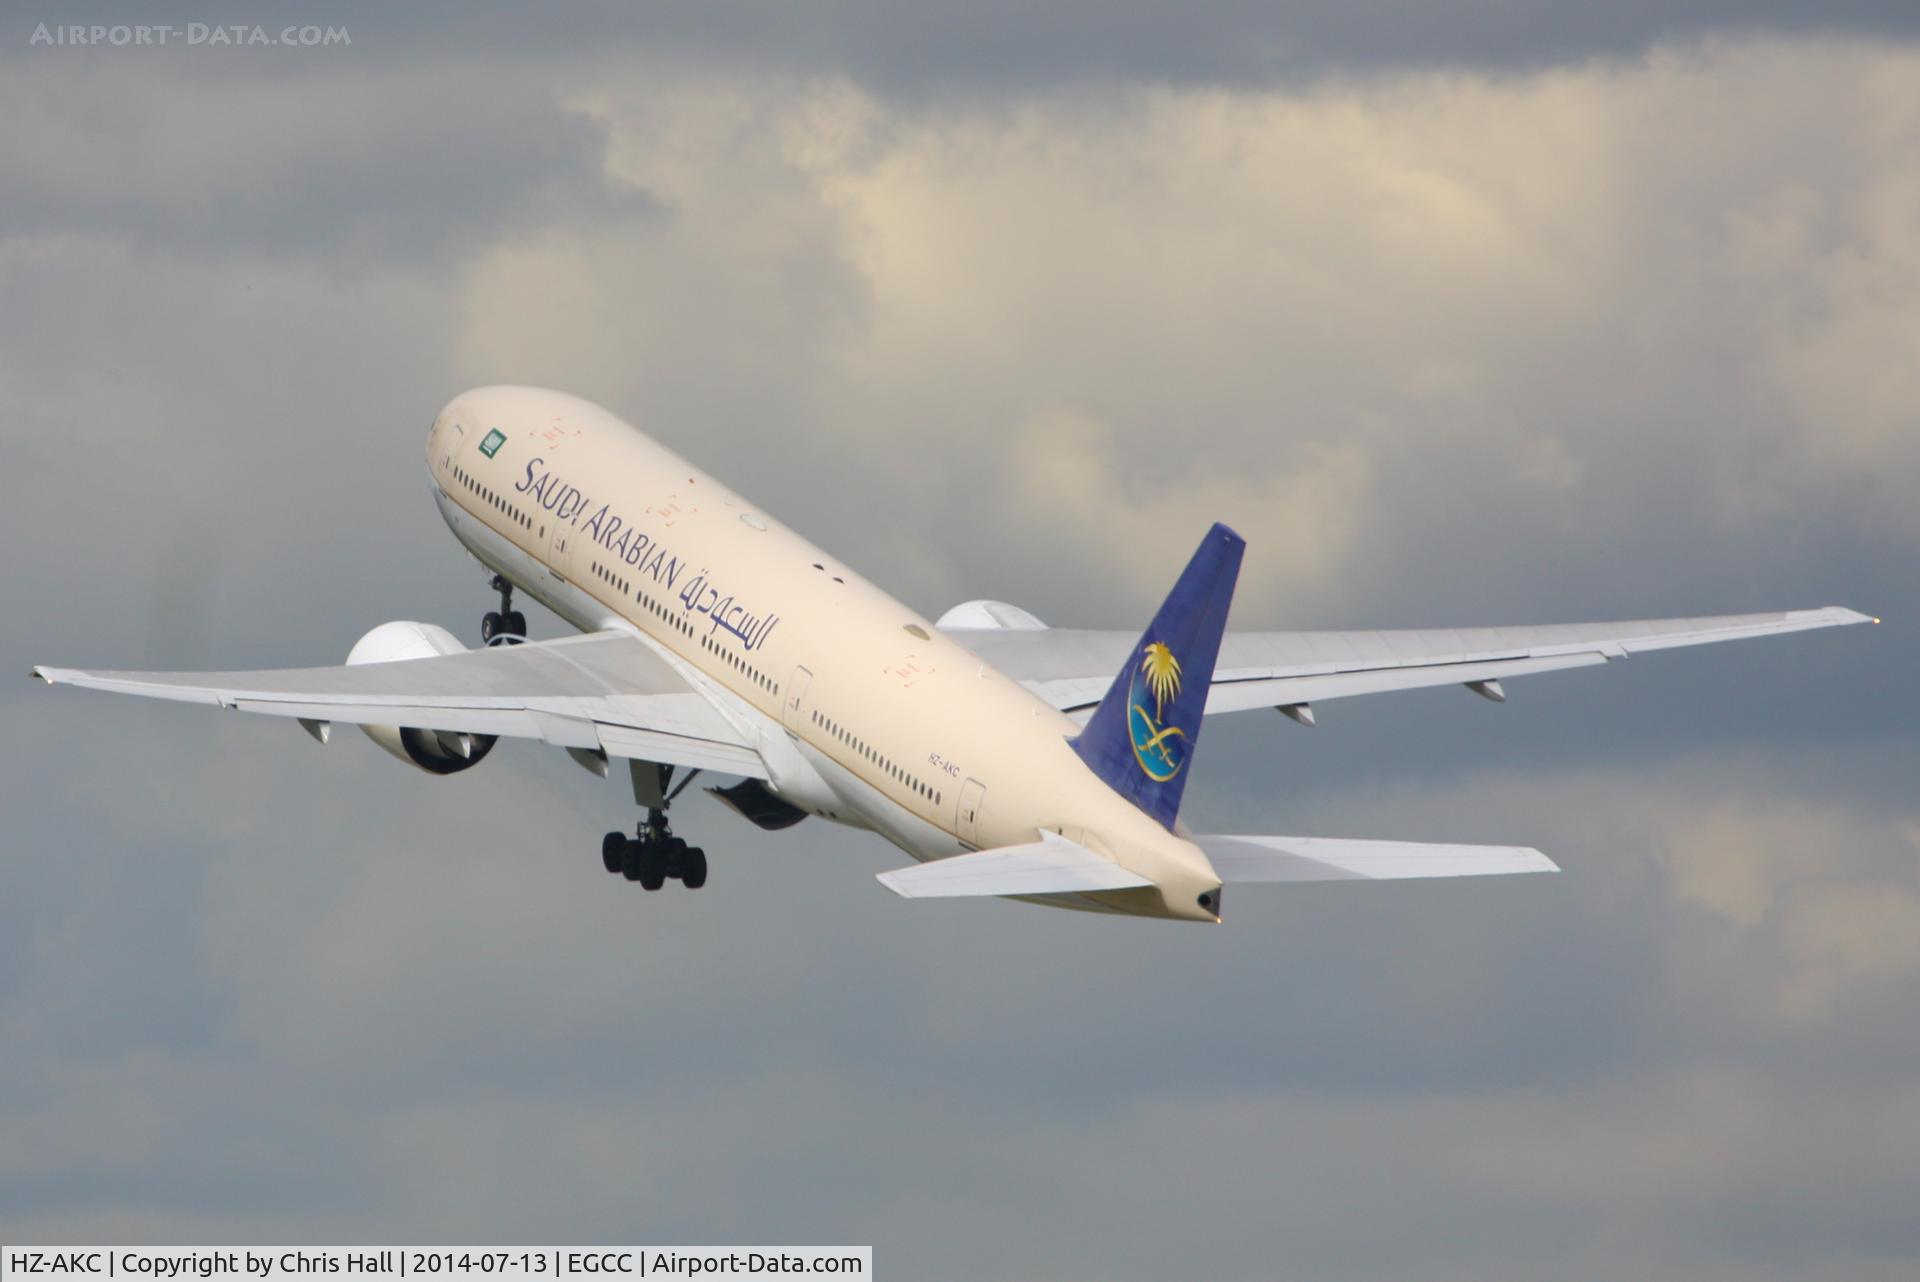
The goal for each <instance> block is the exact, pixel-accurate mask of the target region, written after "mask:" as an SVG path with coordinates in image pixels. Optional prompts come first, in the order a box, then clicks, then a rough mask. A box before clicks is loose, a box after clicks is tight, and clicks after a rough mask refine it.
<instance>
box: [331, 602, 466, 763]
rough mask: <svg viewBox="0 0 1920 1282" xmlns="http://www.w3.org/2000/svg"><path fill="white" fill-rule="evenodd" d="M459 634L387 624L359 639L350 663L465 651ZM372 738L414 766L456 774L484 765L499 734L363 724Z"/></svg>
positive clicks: (427, 626) (425, 625)
mask: <svg viewBox="0 0 1920 1282" xmlns="http://www.w3.org/2000/svg"><path fill="white" fill-rule="evenodd" d="M466 649H467V647H466V646H464V645H461V644H460V642H459V640H458V639H456V638H455V637H454V635H453V633H451V632H449V631H447V630H446V629H445V628H442V627H436V626H435V625H433V624H431V623H412V622H409V621H407V620H404V619H399V620H395V621H394V622H392V623H383V624H381V625H380V626H379V627H377V628H375V629H374V630H373V631H371V632H369V633H367V635H365V636H363V637H361V638H360V639H359V640H358V641H356V642H354V643H353V649H351V650H349V651H348V652H347V662H348V663H349V664H358V663H393V662H397V661H398V660H401V659H430V658H432V657H434V656H435V655H441V654H462V653H464V652H465V651H466ZM360 728H361V729H362V730H364V731H366V732H367V738H369V739H371V740H373V741H374V742H375V743H377V744H379V745H380V746H381V748H383V749H384V750H385V751H387V752H388V753H390V754H392V755H393V756H396V757H398V758H400V760H402V761H404V762H406V763H407V764H408V765H410V766H418V767H419V768H420V769H422V770H424V771H426V772H427V773H428V774H434V775H451V774H458V773H459V772H460V771H462V770H466V769H468V768H469V767H472V766H477V765H479V764H480V759H481V758H482V757H484V756H486V755H487V754H488V753H489V752H491V751H493V741H494V736H493V735H490V734H469V733H467V732H466V731H463V730H422V729H420V728H418V727H416V726H361V727H360Z"/></svg>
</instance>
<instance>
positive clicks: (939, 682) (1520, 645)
mask: <svg viewBox="0 0 1920 1282" xmlns="http://www.w3.org/2000/svg"><path fill="white" fill-rule="evenodd" d="M426 462H427V471H428V475H429V477H430V480H431V483H432V492H433V499H434V502H435V503H436V504H437V505H438V507H439V510H440V515H441V517H442V518H443V519H444V520H445V522H446V524H447V526H448V528H449V529H450V530H451V531H452V532H453V535H454V537H455V538H457V539H458V540H459V541H460V543H461V544H462V545H463V546H464V547H465V548H466V549H467V550H468V551H469V552H471V553H472V554H473V556H474V557H475V558H476V559H478V560H479V561H480V562H481V564H482V565H483V566H484V567H485V568H486V571H487V573H488V574H489V575H490V576H491V577H490V579H489V584H490V587H491V589H492V590H493V591H494V592H497V593H498V596H499V608H498V609H497V610H490V611H488V612H487V613H486V615H485V617H484V618H483V620H482V622H481V628H480V637H481V641H482V646H481V647H480V648H478V649H469V648H468V647H467V646H465V645H463V644H462V643H461V642H460V641H459V640H457V639H456V638H455V637H454V636H453V635H452V634H451V633H449V632H448V631H447V630H446V629H444V628H441V627H439V626H436V625H434V624H430V623H418V622H411V621H395V622H391V623H383V624H381V625H379V626H378V627H376V628H374V629H373V630H372V631H370V632H368V633H367V634H366V635H365V636H363V637H361V638H360V640H359V641H358V642H356V643H355V644H354V646H353V647H352V648H351V650H350V651H349V653H348V654H347V658H346V663H345V664H344V665H343V666H338V667H325V668H296V669H285V670H275V671H248V672H208V673H177V672H118V671H91V670H79V669H70V668H56V667H48V666H39V667H35V668H34V669H33V675H34V676H36V677H39V678H40V679H41V680H43V681H45V682H47V683H49V684H55V685H73V686H81V687H87V688H92V689H98V690H108V691H116V692H119V693H122V694H135V695H144V696H147V697H150V698H158V699H172V700H178V701H182V702H187V703H201V704H207V705H211V706H216V707H222V708H231V709H237V710H239V711H242V712H256V713H265V714H267V715H269V716H279V717H289V718H293V719H295V720H297V721H298V722H299V724H300V725H301V726H302V727H303V728H305V730H306V731H307V732H308V733H309V734H310V735H312V736H313V737H314V738H315V739H317V740H319V741H320V742H321V743H322V744H325V743H326V742H328V739H329V736H330V731H331V727H332V726H333V724H334V723H336V722H338V723H345V724H355V725H358V726H360V727H361V729H362V730H363V731H364V732H365V733H366V734H367V736H368V737H369V738H371V739H372V740H373V741H374V743H376V744H378V745H379V746H380V747H381V748H383V749H385V750H386V751H387V752H388V753H391V754H392V755H393V756H395V757H397V758H399V759H400V760H402V761H405V762H408V763H409V764H411V765H414V766H417V767H418V768H420V769H421V770H423V771H426V772H427V773H429V774H436V775H450V774H457V773H460V772H462V771H466V770H470V769H472V768H473V767H474V766H476V765H478V764H479V763H480V762H481V761H482V760H484V759H485V758H486V757H487V755H488V754H489V753H490V752H491V750H492V748H493V745H494V743H495V742H496V741H497V740H498V739H500V738H501V737H505V736H511V737H517V738H525V739H532V740H537V741H539V742H542V743H547V744H551V745H553V746H555V747H558V748H563V749H565V750H566V752H567V753H568V754H569V756H571V757H572V758H573V760H575V761H577V762H578V763H580V764H581V765H582V766H584V767H586V768H587V769H588V770H590V771H592V772H593V773H595V774H597V775H599V776H601V777H603V778H604V777H607V776H608V775H609V773H610V772H611V771H612V770H613V769H614V766H613V763H614V762H615V761H620V762H624V763H625V767H626V773H627V775H628V779H629V782H630V784H631V787H632V791H633V797H634V801H635V804H636V805H637V806H638V807H640V808H642V809H643V810H644V811H645V818H644V819H642V820H641V821H640V822H639V823H638V824H637V825H636V826H635V829H634V834H633V835H632V836H628V835H627V834H626V833H625V832H609V833H607V834H606V836H605V837H604V839H603V840H602V842H601V864H602V867H603V868H604V869H605V870H606V871H607V872H609V873H615V874H618V875H620V876H622V877H624V878H625V879H627V880H629V881H637V882H639V883H640V885H641V886H642V887H643V888H644V889H646V890H649V891H652V890H658V889H660V888H661V887H662V886H663V885H664V884H665V883H666V881H667V880H668V879H670V878H671V879H676V880H678V881H679V882H680V883H681V884H682V885H683V886H684V887H686V888H688V889H694V888H698V887H700V886H702V885H704V884H705V882H706V880H707V872H708V867H707V857H706V852H705V851H704V850H703V849H701V848H699V847H696V846H689V845H688V844H687V843H686V841H685V840H683V839H682V838H680V837H678V836H675V835H674V833H673V830H672V828H671V826H670V824H669V823H668V813H669V810H670V808H671V806H672V804H673V802H674V801H675V800H676V799H677V798H678V797H679V796H680V795H681V794H682V793H683V792H684V791H685V790H686V788H687V787H688V785H689V784H691V783H692V782H693V781H694V779H695V778H697V777H698V776H699V775H700V774H702V773H703V772H704V773H707V774H710V775H724V776H733V777H735V778H737V780H738V781H737V782H734V783H731V784H728V785H726V786H715V787H709V788H707V792H708V793H709V794H711V795H712V796H713V797H715V798H716V799H717V800H719V801H720V802H722V803H724V804H725V805H726V806H728V807H730V808H731V809H733V810H735V811H737V812H738V813H739V814H740V815H741V816H742V817H743V818H745V819H746V820H747V821H748V822H751V823H753V824H755V825H757V826H758V827H760V828H763V829H767V830H771V831H777V830H781V829H785V828H788V827H791V826H792V825H794V824H796V823H800V822H802V821H803V820H805V819H808V818H815V819H820V820H825V821H827V822H830V823H834V824H840V825H844V826H846V827H849V828H854V829H865V830H868V831H871V832H874V833H877V834H879V835H880V836H881V837H884V838H885V839H886V840H888V841H890V842H892V843H893V844H894V845H895V846H898V847H899V848H900V849H901V850H903V851H904V852H906V854H908V855H910V856H911V857H912V858H913V859H914V861H915V862H914V863H911V864H908V865H907V866H905V867H903V868H900V869H896V870H894V871H891V872H885V873H881V874H879V880H880V881H881V883H882V884H883V885H885V886H886V887H887V888H888V889H890V890H892V891H894V892H895V893H896V894H899V895H901V896H903V897H906V898H910V899H912V898H945V897H955V896H980V897H1000V898H1008V899H1015V900H1021V901H1026V902H1032V903H1039V904H1045V905H1050V906H1054V907H1061V908H1071V909H1079V910H1085V911H1093V912H1106V913H1117V914H1124V915H1130V916H1138V917H1153V918H1164V919H1172V920H1180V921H1202V922H1212V923H1218V922H1219V921H1220V920H1221V916H1220V914H1221V907H1222V904H1221V894H1222V888H1223V886H1224V885H1227V884H1238V883H1258V882H1303V881H1332V880H1381V879H1397V878H1413V877H1459V876H1479V875H1494V874H1508V873H1530V872H1551V871H1555V870H1556V865H1555V864H1554V863H1553V862H1552V861H1551V860H1550V859H1548V858H1547V857H1546V856H1545V855H1544V854H1542V853H1541V852H1540V851H1538V850H1535V849H1533V848H1531V847H1516V846H1475V845H1459V844H1435V843H1423V842H1405V841H1368V840H1347V839H1334V838H1325V837H1288V836H1265V835H1232V834H1228V835H1211V834H1203V833H1194V832H1192V831H1191V830H1190V829H1189V828H1188V826H1187V825H1186V824H1185V823H1184V822H1182V821H1181V819H1180V817H1179V812H1180V800H1181V796H1182V793H1183V791H1184V790H1185V788H1186V784H1187V780H1188V779H1189V778H1190V777H1191V775H1192V773H1193V762H1194V756H1195V753H1196V750H1197V748H1198V745H1199V739H1200V733H1201V729H1202V726H1203V724H1204V719H1205V718H1207V717H1211V716H1216V715H1220V714H1224V713H1229V712H1239V711H1245V710H1251V709H1256V708H1276V709H1278V710H1279V711H1280V712H1282V713H1284V714H1286V715H1287V716H1288V717H1290V718H1292V719H1293V720H1294V721H1295V722H1298V723H1300V724H1301V725H1303V726H1311V725H1313V723H1314V707H1315V705H1316V704H1320V703H1324V702H1326V701H1328V700H1331V699H1339V698H1346V697H1349V696H1354V695H1363V694H1376V693H1381V692H1384V691H1389V690H1405V689H1412V688H1417V687H1423V686H1437V685H1448V684H1460V685H1464V686H1466V687H1467V688H1468V689H1470V690H1472V691H1474V692H1475V693H1477V694H1479V695H1482V696H1484V697H1486V698H1488V699H1491V700H1494V701H1496V702H1498V701H1504V700H1505V698H1506V692H1505V689H1504V686H1503V685H1502V683H1503V682H1504V681H1506V680H1508V679H1510V678H1513V677H1520V676H1528V675H1532V674H1534V673H1541V672H1550V671H1556V670H1560V669H1566V668H1578V667H1587V666H1593V665H1598V664H1603V663H1608V662H1610V661H1614V660H1618V659H1624V658H1627V657H1628V656H1630V655H1636V654H1642V653H1647V652H1650V651H1655V650H1664V649H1669V648H1673V647H1677V646H1690V645H1701V644H1706V643H1709V642H1718V641H1730V640H1735V639H1738V638H1742V637H1757V636H1772V635H1778V634H1782V633H1788V632H1799V631H1803V630H1806V629H1811V628H1826V627H1834V626H1842V625H1848V624H1856V623H1864V622H1868V621H1870V620H1869V618H1868V616H1866V615H1864V614H1860V613H1858V612H1856V611H1853V610H1848V609H1843V608H1840V607H1837V606H1827V607H1825V608H1822V609H1817V610H1793V611H1786V612H1781V613H1772V614H1743V615H1726V616H1718V617H1709V618H1683V619H1660V620H1642V621H1636V622H1627V623H1597V624H1573V625H1559V626H1548V627H1488V628H1466V629H1444V630H1431V631H1364V632H1228V631H1227V630H1226V622H1227V612H1228V607H1229V605H1230V603H1231V600H1232V597H1233V591H1234V587H1235V583H1236V581H1237V579H1238V576H1239V571H1240V564H1241V559H1242V553H1243V551H1244V549H1245V546H1246V545H1245V542H1244V541H1243V540H1242V539H1241V537H1240V536H1239V535H1238V534H1236V533H1235V532H1234V531H1233V530H1231V529H1229V528H1228V527H1227V526H1225V525H1220V524H1216V525H1214V526H1213V527H1212V528H1211V529H1209V530H1208V531H1207V532H1206V533H1205V535H1204V536H1203V537H1202V538H1201V540H1200V542H1199V545H1198V547H1197V548H1196V550H1195V551H1194V553H1193V556H1192V558H1191V559H1190V560H1189V561H1188V562H1187V565H1186V568H1185V569H1184V570H1182V571H1181V573H1180V576H1179V578H1178V579H1177V580H1175V582H1174V584H1173V588H1172V590H1171V592H1169V593H1168V595H1167V597H1166V600H1165V601H1164V603H1163V604H1162V605H1161V606H1160V608H1159V610H1158V611H1157V612H1155V614H1154V615H1153V617H1152V619H1151V620H1150V621H1149V622H1148V623H1147V626H1146V629H1145V630H1144V631H1143V632H1141V633H1139V634H1137V636H1136V634H1134V633H1133V632H1131V631H1128V632H1105V631H1083V630H1079V629H1066V628H1052V627H1049V626H1047V625H1046V624H1045V623H1043V622H1041V621H1040V620H1039V619H1038V618H1036V617H1035V616H1034V615H1032V614H1030V613H1028V612H1027V611H1026V610H1023V609H1020V608H1019V607H1017V606H1013V605H1009V604H1007V603H1004V602H998V601H968V602H966V603H964V604H962V605H957V606H955V607H954V608H953V609H951V610H949V611H947V612H946V613H945V614H944V615H942V616H941V617H940V618H939V619H938V620H928V619H926V618H923V617H922V616H920V615H919V614H917V613H915V612H914V611H913V610H912V609H910V608H908V607H907V606H905V605H902V604H901V603H900V602H898V601H896V600H895V599H894V598H892V597H891V596H889V595H887V594H886V593H885V592H883V591H882V590H880V589H879V588H878V587H876V586H874V585H873V584H871V583H869V582H868V581H867V580H865V579H864V578H862V577H861V576H860V575H858V574H857V573H855V572H854V571H853V570H852V569H851V568H849V567H848V566H847V565H846V564H845V563H843V562H841V561H839V560H837V559H835V558H834V557H833V556H831V555H830V554H828V553H826V552H824V551H822V550H821V549H820V548H818V547H815V546H814V545H813V544H811V543H809V542H807V541H806V540H805V539H803V538H801V537H800V536H799V535H798V534H796V533H794V532H793V531H791V530H789V529H787V528H786V527H785V526H783V525H781V524H780V523H779V522H778V521H776V520H775V519H774V518H773V517H771V516H769V515H768V514H767V513H766V512H764V511H763V510H761V509H760V508H758V507H756V506H755V505H754V504H752V503H749V502H748V501H747V500H746V499H745V498H743V497H741V496H740V495H738V494H736V493H734V492H733V491H732V490H730V489H728V488H727V487H726V486H725V485H723V484H721V483H720V482H719V481H717V480H715V479H714V478H713V477H711V476H709V475H707V474H706V473H704V472H702V471H700V470H699V469H698V468H696V467H695V466H693V465H692V464H691V463H688V462H686V461H685V460H683V459H681V458H680V457H679V456H678V455H676V454H674V453H673V452H672V451H670V450H668V449H667V448H666V447H664V446H663V445H661V444H660V443H659V442H657V441H654V440H653V439H651V438H650V437H648V436H647V435H646V434H644V433H643V432H641V431H640V430H639V429H637V428H635V427H634V426H632V425H630V424H628V423H627V422H625V421H623V420H622V419H620V418H619V417H617V416H616V415H614V414H612V413H611V412H609V411H607V410H605V409H602V408H601V407H599V406H597V405H594V404H591V403H589V402H587V401H585V400H582V399H579V398H577V397H574V396H570V395H567V394H566V393H563V392H557V391H550V390H545V389H540V388H532V387H515V386H497V387H482V388H476V389H474V390H471V391H467V392H464V393H462V394H460V395H458V396H456V397H454V398H453V400H451V401H450V402H448V403H447V405H446V407H445V408H444V409H443V410H441V412H440V413H439V415H438V416H437V417H435V418H434V420H433V423H432V426H431V427H430V428H429V429H428V432H427V459H426ZM515 592H521V593H524V594H526V595H527V596H530V597H532V598H534V599H535V600H536V601H539V602H540V603H541V604H542V605H545V606H546V607H547V608H548V609H549V610H551V611H553V613H554V614H556V615H558V616H559V617H560V618H561V619H564V620H565V621H566V622H567V623H569V624H571V625H572V626H573V627H575V628H577V629H579V630H580V632H581V633H583V634H584V635H580V636H573V637H566V638H560V639H554V640H542V641H535V640H532V639H530V638H529V637H528V636H527V624H526V618H525V616H524V615H523V614H522V613H521V612H520V611H519V610H516V609H514V607H513V600H514V593H515ZM1871 622H1875V623H1877V622H1879V620H1878V619H1873V620H1871ZM676 773H677V774H678V783H677V784H676V782H675V778H676Z"/></svg>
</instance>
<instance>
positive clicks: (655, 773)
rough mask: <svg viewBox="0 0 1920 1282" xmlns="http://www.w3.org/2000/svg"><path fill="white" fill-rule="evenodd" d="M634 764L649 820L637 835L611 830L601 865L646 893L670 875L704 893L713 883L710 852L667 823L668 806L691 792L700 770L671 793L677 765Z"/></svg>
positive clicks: (637, 791) (636, 787) (635, 789)
mask: <svg viewBox="0 0 1920 1282" xmlns="http://www.w3.org/2000/svg"><path fill="white" fill-rule="evenodd" d="M629 766H630V768H631V770H632V772H633V795H634V799H635V800H637V801H639V802H640V804H642V805H644V806H646V807H647V818H646V822H644V823H642V824H640V825H639V826H638V827H637V828H636V829H635V830H634V835H633V836H631V837H629V836H627V834H625V833H623V832H610V833H608V834H607V835H606V836H605V837H603V838H602V839H601V841H600V865H601V867H603V868H605V869H606V870H607V871H608V872H611V873H619V874H620V875H621V876H623V877H625V878H626V879H627V880H628V881H637V882H639V883H640V888H641V889H642V890H658V889H660V887H662V886H664V885H666V884H667V878H669V877H677V878H679V880H680V884H681V885H683V886H685V887H686V888H687V889H688V890H698V889H700V887H702V886H704V885H706V884H707V852H706V851H704V850H702V849H700V847H698V846H689V845H688V844H687V843H686V842H684V841H682V840H681V839H680V838H678V837H676V836H674V835H673V829H672V828H670V827H669V826H668V825H667V807H668V806H670V805H672V804H673V799H674V798H675V797H678V796H679V795H680V794H681V793H682V792H685V791H686V788H687V785H688V784H690V783H692V782H693V780H694V776H695V775H698V774H699V773H700V772H699V771H698V770H690V771H688V772H687V777H686V778H685V779H682V780H681V781H680V786H679V787H678V788H675V789H674V790H673V791H672V792H670V793H669V792H668V791H667V784H668V783H670V782H671V781H672V779H673V767H672V766H661V765H655V764H654V763H653V762H650V761H634V762H630V763H629Z"/></svg>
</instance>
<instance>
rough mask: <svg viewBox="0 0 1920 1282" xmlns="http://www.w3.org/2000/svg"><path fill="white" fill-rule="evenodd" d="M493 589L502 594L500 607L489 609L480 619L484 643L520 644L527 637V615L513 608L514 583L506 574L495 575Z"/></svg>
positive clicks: (481, 636) (481, 640)
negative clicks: (508, 580)
mask: <svg viewBox="0 0 1920 1282" xmlns="http://www.w3.org/2000/svg"><path fill="white" fill-rule="evenodd" d="M492 587H493V590H494V591H495V592H498V593H499V594H500V608H499V609H498V610H488V611H487V615H486V617H485V618H484V619H481V620H480V642H481V644H482V645H519V644H520V643H521V642H523V641H525V640H526V639H527V616H526V615H524V614H522V613H520V611H518V610H516V609H514V608H513V584H511V583H509V582H507V580H506V576H505V575H500V574H496V575H494V576H493V583H492Z"/></svg>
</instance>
